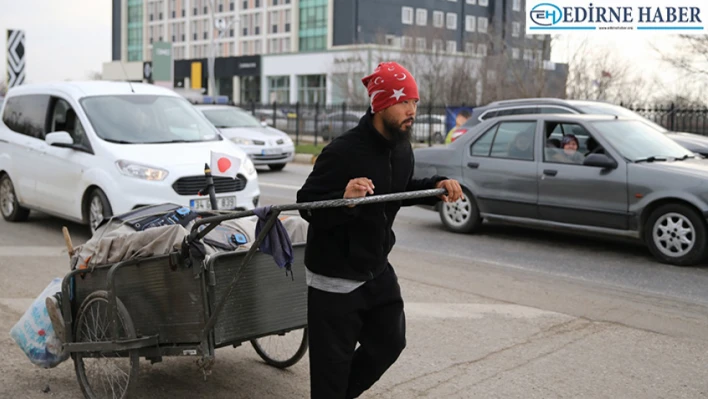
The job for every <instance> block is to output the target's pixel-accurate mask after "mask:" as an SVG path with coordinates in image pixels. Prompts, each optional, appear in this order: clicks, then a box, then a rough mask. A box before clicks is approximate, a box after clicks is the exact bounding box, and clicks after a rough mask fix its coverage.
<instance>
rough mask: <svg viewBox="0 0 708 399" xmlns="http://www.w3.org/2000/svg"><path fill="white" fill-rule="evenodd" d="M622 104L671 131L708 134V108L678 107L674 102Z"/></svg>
mask: <svg viewBox="0 0 708 399" xmlns="http://www.w3.org/2000/svg"><path fill="white" fill-rule="evenodd" d="M620 105H622V104H620ZM622 106H624V107H625V108H627V109H630V110H632V111H634V112H636V113H638V114H639V115H641V116H643V117H645V118H647V119H649V120H652V121H654V122H656V123H657V124H659V125H661V126H663V127H665V128H666V129H668V130H670V131H673V132H688V133H696V134H702V135H704V136H705V135H708V108H705V107H697V106H696V107H678V106H676V104H674V103H671V104H665V105H654V106H648V107H635V106H631V105H622Z"/></svg>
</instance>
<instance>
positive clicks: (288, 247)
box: [253, 205, 295, 276]
mask: <svg viewBox="0 0 708 399" xmlns="http://www.w3.org/2000/svg"><path fill="white" fill-rule="evenodd" d="M270 212H271V206H270V205H268V206H264V207H260V208H256V209H254V210H253V213H255V214H256V216H258V223H257V224H256V237H258V235H259V234H260V233H261V230H263V227H265V224H266V221H267V220H268V216H270ZM258 249H260V250H261V251H262V252H264V253H266V254H268V255H271V256H272V257H273V259H274V260H275V263H276V264H277V265H278V267H280V268H283V267H284V268H285V269H286V270H287V271H288V272H290V275H291V276H292V270H291V267H292V263H293V260H294V259H295V257H294V256H293V245H292V243H291V242H290V236H289V235H288V231H287V230H286V229H285V226H283V223H282V222H281V221H280V219H276V220H275V224H274V225H273V227H272V228H271V229H270V231H269V232H268V234H266V236H265V237H264V239H263V241H262V242H261V245H260V246H259V247H258ZM286 275H287V272H286Z"/></svg>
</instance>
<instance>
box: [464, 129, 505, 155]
mask: <svg viewBox="0 0 708 399" xmlns="http://www.w3.org/2000/svg"><path fill="white" fill-rule="evenodd" d="M498 127H499V125H494V127H492V128H491V129H489V130H487V131H486V132H484V133H483V134H482V136H481V137H480V138H478V139H477V140H476V141H475V142H474V143H472V145H471V146H470V155H472V156H481V157H487V156H489V152H490V150H491V149H492V142H493V141H494V134H495V133H496V132H497V128H498Z"/></svg>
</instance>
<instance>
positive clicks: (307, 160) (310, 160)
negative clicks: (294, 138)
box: [293, 154, 317, 165]
mask: <svg viewBox="0 0 708 399" xmlns="http://www.w3.org/2000/svg"><path fill="white" fill-rule="evenodd" d="M316 159H317V156H316V155H312V154H295V157H294V158H293V162H295V163H302V164H307V165H312V164H314V163H315V160H316Z"/></svg>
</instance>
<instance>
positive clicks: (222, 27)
mask: <svg viewBox="0 0 708 399" xmlns="http://www.w3.org/2000/svg"><path fill="white" fill-rule="evenodd" d="M207 3H208V4H209V16H210V19H211V24H210V25H211V29H210V32H209V59H208V63H209V65H208V68H207V69H208V77H209V79H208V93H209V95H210V96H212V97H213V96H215V94H216V93H215V92H216V82H215V80H214V63H215V58H216V40H214V29H217V30H218V31H219V40H221V39H223V38H224V35H225V33H226V31H227V30H229V29H231V27H232V26H233V25H234V24H235V23H236V22H237V21H236V18H235V17H232V18H231V19H229V20H228V21H226V20H224V19H222V18H219V19H216V17H215V16H214V13H215V10H214V8H215V6H214V0H208V1H207Z"/></svg>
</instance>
